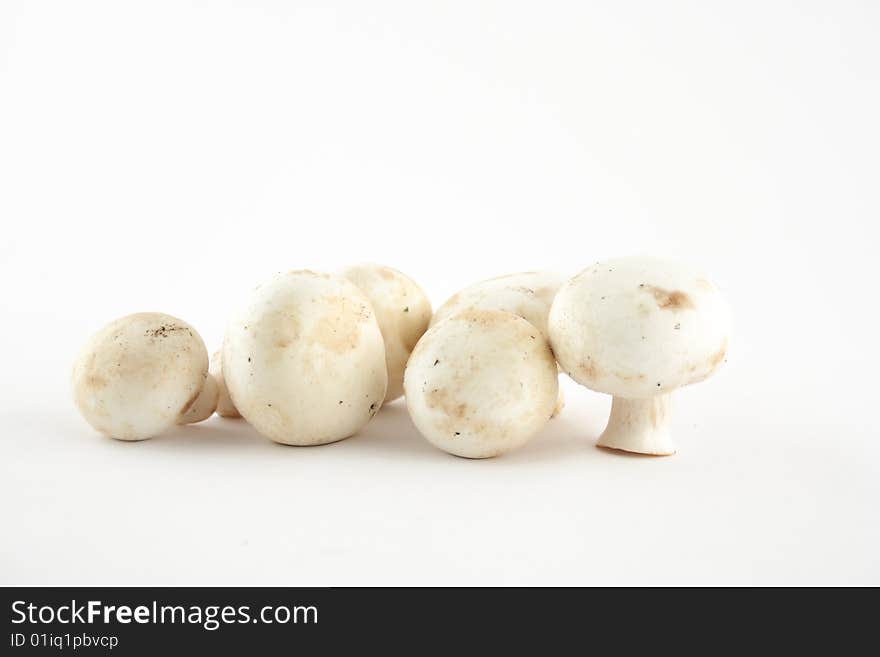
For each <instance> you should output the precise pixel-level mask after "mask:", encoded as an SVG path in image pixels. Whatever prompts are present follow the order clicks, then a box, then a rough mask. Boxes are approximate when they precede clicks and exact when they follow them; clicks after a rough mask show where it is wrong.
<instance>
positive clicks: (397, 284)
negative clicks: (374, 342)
mask: <svg viewBox="0 0 880 657" xmlns="http://www.w3.org/2000/svg"><path fill="white" fill-rule="evenodd" d="M339 275H340V276H343V277H345V278H347V279H348V280H350V281H351V282H352V283H354V284H355V285H357V287H358V289H360V291H361V292H363V293H364V295H365V296H366V297H367V299H369V300H370V304H372V306H373V312H375V313H376V319H377V320H378V322H379V329H380V330H381V331H382V338H383V340H384V341H385V364H386V366H387V368H388V391H387V392H386V393H385V401H386V402H389V401H392V400H394V399H397V398H398V397H400V396H401V395H402V394H403V370H404V368H405V367H406V361H407V359H408V358H409V355H410V353H411V352H412V350H413V347H415V346H416V343H417V342H418V341H419V338H420V337H422V334H423V333H424V332H425V331H426V330H427V329H428V322H430V321H431V302H430V301H429V300H428V297H427V295H426V294H425V293H424V292H423V291H422V288H420V287H419V286H418V285H417V284H416V282H415V281H413V280H412V279H411V278H409V277H408V276H406V275H405V274H403V273H402V272H399V271H397V270H396V269H392V268H391V267H385V266H383V265H374V264H360V265H354V266H351V267H346V268H345V269H343V270H341V271H340V272H339Z"/></svg>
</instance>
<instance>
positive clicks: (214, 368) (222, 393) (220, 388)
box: [208, 350, 241, 418]
mask: <svg viewBox="0 0 880 657" xmlns="http://www.w3.org/2000/svg"><path fill="white" fill-rule="evenodd" d="M208 373H209V375H210V376H212V377H213V378H214V380H215V381H216V382H217V415H219V416H221V417H228V418H239V417H241V413H239V412H238V409H237V408H235V404H233V403H232V399H231V398H230V397H229V391H228V390H227V389H226V381H225V380H224V379H223V351H222V350H218V351H215V352H214V355H213V356H211V367H210V368H209V369H208Z"/></svg>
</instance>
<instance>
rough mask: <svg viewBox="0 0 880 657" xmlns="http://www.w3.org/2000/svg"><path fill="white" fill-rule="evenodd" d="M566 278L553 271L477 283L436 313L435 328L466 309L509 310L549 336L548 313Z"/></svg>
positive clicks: (535, 272)
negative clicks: (439, 323)
mask: <svg viewBox="0 0 880 657" xmlns="http://www.w3.org/2000/svg"><path fill="white" fill-rule="evenodd" d="M566 278H567V277H566V276H563V275H562V274H557V273H555V272H550V271H529V272H523V273H519V274H508V275H507V276H499V277H498V278H490V279H489V280H487V281H482V282H480V283H475V284H474V285H471V286H469V287H466V288H465V289H463V290H461V291H460V292H458V293H457V294H455V295H453V296H452V297H450V298H449V299H447V300H446V302H445V303H444V304H443V305H442V306H440V307H439V308H438V309H437V311H436V312H435V313H434V317H433V319H432V320H431V326H434V324H437V323H438V322H441V321H443V320H444V319H447V318H449V317H451V316H452V315H455V314H458V313H460V312H461V311H463V310H468V309H471V308H475V309H477V310H506V311H507V312H509V313H513V314H514V315H519V316H520V317H522V318H523V319H525V320H526V321H528V322H531V323H532V324H534V325H535V326H536V327H537V328H538V330H539V331H541V333H542V334H543V335H544V337H545V338H546V337H547V314H548V313H549V312H550V304H552V303H553V297H555V296H556V292H557V291H558V290H559V288H560V287H561V286H562V284H563V283H565V281H566Z"/></svg>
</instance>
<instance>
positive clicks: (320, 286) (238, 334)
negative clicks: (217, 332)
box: [223, 271, 388, 445]
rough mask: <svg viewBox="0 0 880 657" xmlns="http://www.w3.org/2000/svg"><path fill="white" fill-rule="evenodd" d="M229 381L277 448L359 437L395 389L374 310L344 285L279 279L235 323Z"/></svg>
mask: <svg viewBox="0 0 880 657" xmlns="http://www.w3.org/2000/svg"><path fill="white" fill-rule="evenodd" d="M223 378H224V380H225V382H226V387H227V389H228V391H229V395H230V397H231V398H232V402H233V404H234V405H235V408H237V409H238V412H239V413H241V414H242V416H243V417H244V418H245V419H246V420H247V421H248V422H249V423H250V424H251V425H252V426H253V427H254V428H255V429H256V430H257V431H259V432H260V433H261V434H263V435H264V436H267V437H268V438H271V439H272V440H274V441H276V442H279V443H284V444H288V445H320V444H324V443H330V442H334V441H336V440H341V439H343V438H347V437H348V436H351V435H352V434H354V433H356V432H357V431H358V430H359V429H360V428H361V427H363V426H364V425H365V424H366V423H367V422H368V421H369V420H370V418H372V417H373V415H375V414H376V412H377V411H378V410H379V407H380V406H381V405H382V400H383V399H384V398H385V388H386V384H387V381H388V375H387V373H386V369H385V347H384V344H383V342H382V333H381V332H380V331H379V324H378V323H377V322H376V317H375V315H374V314H373V311H372V308H371V307H370V302H369V301H368V300H367V298H366V297H365V296H364V295H363V294H362V293H361V291H360V290H358V288H357V287H355V286H354V284H353V283H351V282H349V281H348V280H346V279H344V278H342V277H341V276H330V275H327V274H316V273H314V272H310V271H295V272H288V273H284V274H279V275H278V276H276V277H274V278H273V279H272V280H271V281H269V282H268V283H266V284H265V285H262V286H260V287H258V288H257V289H256V290H255V292H254V295H253V297H252V299H251V301H250V303H249V305H248V306H247V307H246V308H245V309H244V310H243V311H242V312H241V313H239V314H238V315H237V316H236V317H235V318H234V319H233V320H232V321H231V322H230V323H229V325H228V327H227V330H226V336H225V339H224V342H223Z"/></svg>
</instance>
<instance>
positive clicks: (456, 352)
mask: <svg viewBox="0 0 880 657" xmlns="http://www.w3.org/2000/svg"><path fill="white" fill-rule="evenodd" d="M558 385H559V376H558V371H557V368H556V361H555V360H554V359H553V353H552V352H551V351H550V345H549V344H548V343H547V340H545V339H544V336H543V335H542V334H541V332H540V331H536V330H535V327H534V326H533V325H532V324H530V323H529V322H527V321H526V320H524V319H523V318H521V317H519V316H517V315H514V314H512V313H508V312H504V311H501V310H475V309H471V310H465V311H463V312H460V313H458V314H456V315H453V316H452V317H450V318H448V319H445V320H443V321H442V322H440V323H438V324H436V325H435V326H433V327H432V328H430V329H429V330H428V332H427V333H425V335H424V336H422V339H421V340H419V343H418V344H417V345H416V348H415V349H414V350H413V353H412V356H410V359H409V362H408V363H407V366H406V372H405V373H404V380H403V386H404V390H405V393H406V405H407V409H408V410H409V413H410V416H411V417H412V420H413V422H414V423H415V425H416V427H417V428H418V430H419V431H420V432H421V433H422V435H423V436H424V437H425V438H426V439H427V440H428V441H429V442H430V443H432V444H433V445H435V446H436V447H439V448H440V449H442V450H445V451H447V452H449V453H450V454H455V455H457V456H464V457H468V458H487V457H491V456H497V455H499V454H503V453H504V452H507V451H510V450H512V449H515V448H516V447H519V446H521V445H523V444H524V443H525V442H526V441H528V440H529V439H530V438H531V437H532V436H533V435H534V434H535V433H537V432H538V431H539V430H540V429H541V427H543V426H544V424H545V423H546V422H547V421H548V420H549V417H550V413H551V411H552V410H553V405H554V404H555V403H556V396H557V392H558Z"/></svg>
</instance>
